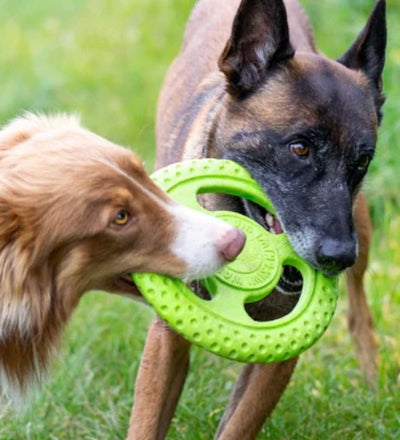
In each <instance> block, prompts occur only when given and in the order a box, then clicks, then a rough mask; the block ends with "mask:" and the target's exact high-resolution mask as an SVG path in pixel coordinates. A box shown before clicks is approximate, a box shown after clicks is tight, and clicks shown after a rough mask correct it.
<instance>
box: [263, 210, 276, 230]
mask: <svg viewBox="0 0 400 440" xmlns="http://www.w3.org/2000/svg"><path fill="white" fill-rule="evenodd" d="M265 222H266V223H267V225H268V226H269V227H270V228H273V227H274V216H273V215H272V214H271V213H270V212H267V213H266V214H265Z"/></svg>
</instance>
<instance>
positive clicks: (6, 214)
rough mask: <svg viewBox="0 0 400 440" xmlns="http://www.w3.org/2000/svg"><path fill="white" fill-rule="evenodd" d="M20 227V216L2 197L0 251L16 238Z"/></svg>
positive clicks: (0, 206)
mask: <svg viewBox="0 0 400 440" xmlns="http://www.w3.org/2000/svg"><path fill="white" fill-rule="evenodd" d="M19 227H20V224H19V219H18V216H17V215H16V214H15V213H14V212H13V211H12V209H11V207H10V206H9V204H8V203H7V201H6V200H4V199H3V197H1V196H0V249H2V248H3V247H4V246H5V245H6V244H7V243H9V242H11V241H12V240H13V239H14V238H15V236H16V234H17V232H18V230H19Z"/></svg>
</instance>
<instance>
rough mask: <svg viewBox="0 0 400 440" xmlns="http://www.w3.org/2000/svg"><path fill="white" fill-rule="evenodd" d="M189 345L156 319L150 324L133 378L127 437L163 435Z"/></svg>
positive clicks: (154, 439)
mask: <svg viewBox="0 0 400 440" xmlns="http://www.w3.org/2000/svg"><path fill="white" fill-rule="evenodd" d="M189 348H190V343H189V342H188V341H186V340H185V339H184V338H182V337H181V336H180V335H178V334H177V333H175V332H174V331H173V330H171V329H170V328H169V327H168V326H167V325H166V324H165V322H163V321H162V320H161V319H160V318H157V320H156V321H155V322H154V323H153V324H152V326H151V328H150V330H149V333H148V336H147V340H146V345H145V348H144V353H143V357H142V361H141V364H140V368H139V373H138V377H137V380H136V387H135V396H134V406H133V409H132V414H131V420H130V426H129V432H128V440H161V439H164V438H165V435H166V432H167V430H168V427H169V425H170V422H171V419H172V416H173V414H174V411H175V407H176V405H177V402H178V399H179V396H180V394H181V391H182V387H183V384H184V382H185V378H186V373H187V371H188V367H189Z"/></svg>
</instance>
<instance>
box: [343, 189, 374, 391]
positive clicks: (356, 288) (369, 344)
mask: <svg viewBox="0 0 400 440" xmlns="http://www.w3.org/2000/svg"><path fill="white" fill-rule="evenodd" d="M354 223H355V227H356V231H357V235H358V242H359V254H358V258H357V261H356V263H355V264H354V266H353V267H351V268H350V269H349V270H348V271H347V273H346V275H347V286H348V291H349V327H350V331H351V334H352V336H353V341H354V346H355V351H356V356H357V358H358V362H359V363H360V365H361V368H362V369H363V371H364V374H365V375H366V377H367V379H368V381H369V382H370V383H371V385H373V386H376V381H377V376H378V366H377V365H378V344H377V342H376V339H375V333H374V326H373V320H372V314H371V311H370V308H369V306H368V302H367V295H366V293H365V289H364V273H365V271H366V270H367V265H368V251H369V246H370V241H371V232H372V228H371V221H370V217H369V212H368V207H367V203H366V200H365V197H364V195H363V194H360V195H359V196H358V198H357V201H356V205H355V212H354Z"/></svg>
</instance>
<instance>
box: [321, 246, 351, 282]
mask: <svg viewBox="0 0 400 440" xmlns="http://www.w3.org/2000/svg"><path fill="white" fill-rule="evenodd" d="M356 258H357V251H356V240H355V239H353V238H352V239H350V240H345V241H343V240H338V239H334V238H327V239H325V240H323V241H322V242H321V243H320V245H319V247H318V249H317V253H316V260H317V263H318V265H319V267H320V269H321V270H322V271H323V272H325V273H326V274H329V275H336V274H338V273H339V272H341V271H343V270H344V269H346V268H348V267H350V266H352V265H353V264H354V263H355V261H356Z"/></svg>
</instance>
